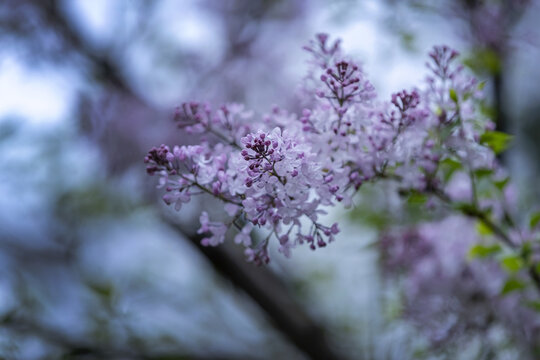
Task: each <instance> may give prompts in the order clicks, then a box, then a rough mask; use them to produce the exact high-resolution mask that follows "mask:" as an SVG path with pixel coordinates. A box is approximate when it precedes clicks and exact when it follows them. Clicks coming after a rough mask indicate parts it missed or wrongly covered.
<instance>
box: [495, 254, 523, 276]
mask: <svg viewBox="0 0 540 360" xmlns="http://www.w3.org/2000/svg"><path fill="white" fill-rule="evenodd" d="M501 265H502V267H503V268H504V269H505V270H506V271H508V272H510V273H516V272H518V271H519V270H521V269H522V268H523V265H524V264H523V259H521V258H520V257H519V256H517V255H510V256H507V257H505V258H503V259H502V260H501Z"/></svg>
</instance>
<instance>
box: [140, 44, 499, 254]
mask: <svg viewBox="0 0 540 360" xmlns="http://www.w3.org/2000/svg"><path fill="white" fill-rule="evenodd" d="M305 49H306V50H307V51H308V52H309V53H310V54H311V56H312V59H313V61H312V62H311V65H310V66H311V68H310V69H309V71H308V75H307V76H306V79H305V81H304V86H303V89H304V93H305V94H306V95H308V96H307V97H306V99H307V101H306V105H305V109H304V110H303V111H302V113H301V115H300V116H296V115H295V114H290V113H288V112H287V111H285V110H283V109H280V108H278V107H276V108H274V109H272V111H271V112H270V113H269V114H266V115H263V116H260V117H257V116H255V115H254V113H253V112H250V111H246V110H245V109H244V107H243V106H242V105H238V104H227V105H223V106H221V107H220V108H219V109H217V110H212V109H211V107H210V106H209V105H206V104H200V103H186V104H183V105H182V106H180V107H179V108H178V109H177V111H176V115H175V119H176V121H177V123H178V126H179V127H180V128H182V129H183V130H185V131H186V132H188V133H191V134H200V135H201V136H202V137H201V142H200V144H198V145H195V146H175V147H174V148H173V150H172V151H171V150H170V148H169V147H167V146H165V145H162V146H161V147H159V148H154V149H152V150H150V152H149V154H148V155H147V156H146V158H145V162H146V163H147V171H148V173H149V174H150V175H154V174H157V175H158V176H159V177H160V185H161V186H163V187H164V188H165V191H166V194H165V196H164V198H163V199H164V201H165V202H166V203H167V204H174V205H175V207H176V209H180V207H181V205H182V204H183V203H186V202H189V201H190V200H191V198H192V197H193V196H196V195H201V194H207V195H211V196H213V197H215V198H217V199H219V200H220V201H221V202H222V203H223V205H224V210H225V211H224V213H226V214H227V216H228V218H227V220H225V221H210V220H209V218H208V215H207V214H206V213H203V215H201V228H200V230H199V232H200V233H202V234H205V235H207V236H206V237H205V238H204V240H203V243H204V244H206V245H217V244H220V243H222V242H223V241H224V239H225V236H226V233H227V231H228V229H230V228H236V230H237V231H238V233H237V235H236V237H235V239H236V242H237V243H240V244H243V246H245V248H246V249H245V252H246V255H247V256H248V258H249V259H250V260H252V261H254V262H256V263H266V262H268V261H269V257H268V246H269V244H270V240H271V239H276V240H277V241H276V245H277V247H278V249H279V251H280V252H281V253H283V254H284V255H286V256H289V255H290V252H291V249H292V248H294V247H295V246H297V245H301V244H304V243H306V244H307V245H308V246H309V247H310V248H311V249H316V248H320V247H325V246H326V245H327V244H328V243H329V242H332V241H333V240H334V238H335V235H336V234H337V233H338V232H339V229H338V225H337V224H331V225H325V224H323V222H321V219H320V218H321V215H324V214H325V213H326V209H327V208H328V207H332V206H336V205H337V204H338V203H341V204H342V205H344V206H345V207H348V206H351V204H352V199H353V196H354V195H355V194H356V192H357V191H358V189H359V188H360V187H361V186H362V184H364V183H365V182H373V181H382V180H391V181H395V182H396V183H398V184H399V186H398V188H399V191H400V192H401V193H404V194H407V193H411V192H421V193H424V194H427V195H428V196H430V197H433V198H436V199H439V200H440V201H442V202H445V201H446V202H448V201H450V200H451V199H450V196H449V195H448V194H447V193H446V190H447V189H446V185H447V183H448V180H449V179H450V178H451V177H452V173H451V172H456V173H464V174H473V173H475V172H476V171H480V170H482V171H484V172H486V171H488V172H493V173H495V172H496V171H497V167H496V161H495V156H494V152H493V149H492V147H490V146H489V144H488V145H486V144H485V143H483V142H482V136H483V135H484V134H485V133H486V132H489V129H490V128H491V126H492V124H491V123H490V122H489V121H488V120H487V119H485V117H483V116H482V115H481V114H480V112H479V111H478V106H477V103H478V99H480V98H481V97H482V91H481V86H480V85H479V84H478V83H477V82H476V80H474V79H473V78H471V77H469V76H467V75H466V74H465V72H464V70H463V68H462V66H460V65H459V64H456V63H455V60H456V58H457V52H455V51H453V50H451V49H449V48H447V47H435V49H434V51H433V52H432V53H430V58H431V62H430V63H429V65H428V67H429V68H430V69H431V73H432V75H431V76H430V77H428V79H427V81H426V86H425V87H424V89H412V90H410V91H409V90H403V91H400V92H397V93H395V94H394V95H392V98H391V99H390V101H387V102H382V101H379V100H377V98H376V93H375V89H374V87H373V85H372V84H371V83H370V82H369V80H367V78H366V75H365V73H364V72H363V70H362V67H361V66H360V65H359V64H358V63H357V62H355V61H353V60H351V59H347V58H345V57H344V56H343V55H342V52H341V49H340V42H339V41H335V42H333V43H332V42H330V41H329V38H328V36H327V35H325V34H319V35H318V36H317V37H316V39H315V40H314V41H312V42H311V43H310V44H309V45H308V46H306V47H305ZM456 164H457V165H456ZM451 165H453V166H451ZM474 180H475V179H474V178H473V179H472V180H471V181H472V184H474ZM475 196H476V195H474V196H472V197H471V202H472V203H473V205H474V206H475V211H476V210H479V208H478V207H479V206H480V205H481V204H480V203H478V202H477V199H476V197H475ZM253 229H264V230H265V236H264V237H263V239H262V240H259V241H255V240H254V239H252V238H251V237H250V234H251V232H252V230H253Z"/></svg>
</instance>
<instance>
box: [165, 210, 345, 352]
mask: <svg viewBox="0 0 540 360" xmlns="http://www.w3.org/2000/svg"><path fill="white" fill-rule="evenodd" d="M164 221H165V222H166V223H168V224H169V225H170V226H171V227H172V228H173V229H174V230H176V231H177V232H178V233H179V234H181V235H182V237H184V238H185V239H188V240H189V241H190V242H191V243H192V244H193V245H195V246H196V247H197V249H199V251H200V252H201V253H202V254H203V255H204V256H205V257H206V258H207V259H208V260H209V261H210V263H211V264H212V266H213V267H214V269H215V270H217V272H218V273H219V274H221V275H223V276H224V277H226V278H227V279H229V280H230V281H231V282H232V283H233V284H234V285H235V286H236V287H238V288H240V289H241V290H242V291H244V292H245V293H246V294H248V295H249V296H250V297H251V298H252V299H253V300H254V301H255V302H256V303H257V304H258V305H259V306H260V307H261V308H262V309H263V310H264V311H265V312H266V314H267V315H268V317H269V318H270V320H271V322H272V323H273V324H274V325H275V327H276V328H277V329H278V330H279V331H281V332H282V333H283V334H284V335H285V336H286V337H287V338H288V339H289V340H290V341H291V342H292V343H293V344H294V345H296V347H297V348H298V349H300V350H301V351H302V352H304V353H305V354H306V355H308V356H309V358H310V359H315V360H318V359H320V360H333V359H335V360H337V359H341V358H342V357H341V356H340V355H338V354H337V353H336V352H335V351H334V350H333V349H332V348H331V347H330V346H329V344H328V342H327V340H326V337H325V334H324V330H323V329H322V328H321V327H320V326H319V325H318V324H317V323H315V322H314V321H313V320H312V319H311V318H310V316H309V315H308V314H307V313H306V312H305V310H304V309H303V308H301V307H300V305H299V304H298V303H297V302H295V301H294V300H293V299H292V297H291V296H290V295H289V293H288V289H287V288H286V286H285V285H284V284H283V282H281V281H280V279H279V278H278V277H277V276H276V275H274V274H273V273H272V272H271V271H270V270H268V268H266V267H264V266H263V267H257V266H255V265H253V264H251V263H248V262H246V260H245V258H244V257H243V256H242V255H241V254H240V253H239V252H237V251H234V249H232V248H231V247H229V246H227V244H225V245H220V246H219V247H208V246H202V245H201V236H199V235H195V234H190V233H187V232H186V231H185V229H184V228H182V227H181V226H180V225H178V224H177V223H175V222H173V221H171V220H169V219H167V218H164Z"/></svg>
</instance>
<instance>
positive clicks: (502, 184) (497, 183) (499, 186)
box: [493, 177, 510, 191]
mask: <svg viewBox="0 0 540 360" xmlns="http://www.w3.org/2000/svg"><path fill="white" fill-rule="evenodd" d="M509 182H510V177H506V178H504V179H503V180H497V181H494V182H493V184H494V185H495V186H496V187H497V189H499V190H500V191H503V190H504V188H505V187H506V185H508V183H509Z"/></svg>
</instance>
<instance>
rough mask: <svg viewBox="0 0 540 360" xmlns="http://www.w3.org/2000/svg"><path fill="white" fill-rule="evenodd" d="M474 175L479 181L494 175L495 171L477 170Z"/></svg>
mask: <svg viewBox="0 0 540 360" xmlns="http://www.w3.org/2000/svg"><path fill="white" fill-rule="evenodd" d="M474 175H475V176H476V177H477V178H478V179H481V178H484V177H487V176H491V175H493V170H491V169H488V168H481V169H477V170H475V171H474Z"/></svg>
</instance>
